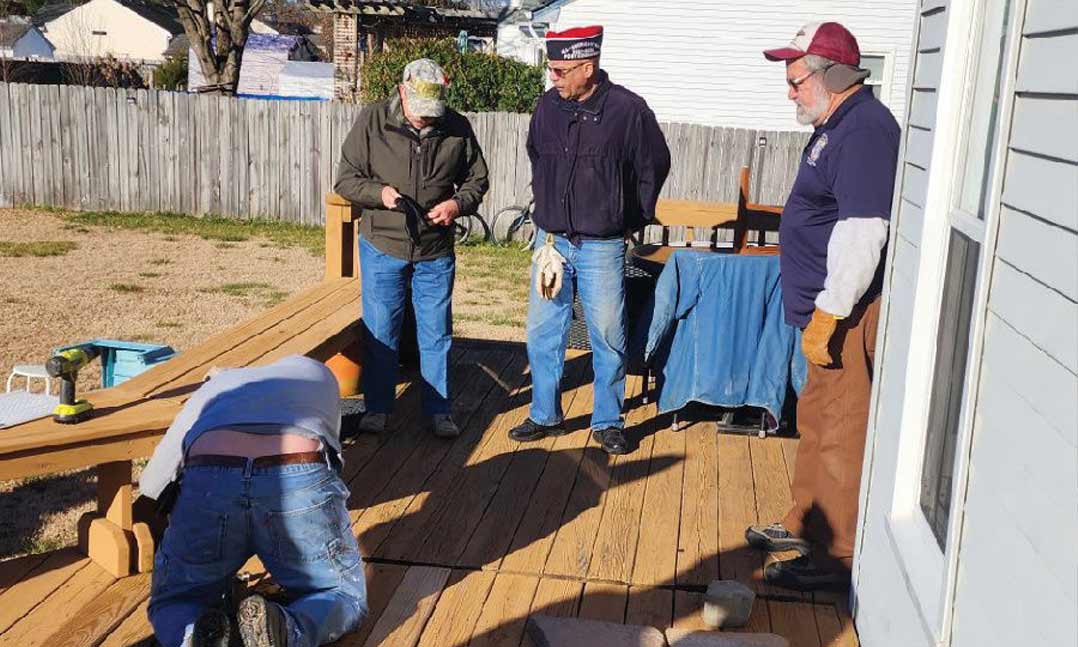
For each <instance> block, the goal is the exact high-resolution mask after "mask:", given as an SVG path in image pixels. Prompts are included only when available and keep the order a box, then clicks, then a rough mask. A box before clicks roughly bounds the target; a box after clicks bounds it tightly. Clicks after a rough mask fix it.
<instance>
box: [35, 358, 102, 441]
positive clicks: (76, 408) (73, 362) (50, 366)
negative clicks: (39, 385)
mask: <svg viewBox="0 0 1078 647" xmlns="http://www.w3.org/2000/svg"><path fill="white" fill-rule="evenodd" d="M97 356H98V350H97V349H96V348H94V347H93V346H76V347H74V348H68V349H67V350H62V351H60V352H59V353H56V354H55V355H53V356H52V357H50V358H49V361H47V362H45V371H47V372H48V374H49V375H51V376H52V377H58V378H60V404H58V405H56V409H54V410H53V412H52V419H53V420H55V421H56V422H59V423H62V424H65V425H73V424H75V423H78V422H82V421H83V420H86V419H87V418H89V417H90V416H91V415H93V411H94V406H93V405H92V404H90V403H89V402H87V401H86V400H76V399H75V380H76V379H78V377H79V369H81V368H82V367H83V366H86V365H87V364H89V363H90V362H92V361H93V360H94V358H96V357H97Z"/></svg>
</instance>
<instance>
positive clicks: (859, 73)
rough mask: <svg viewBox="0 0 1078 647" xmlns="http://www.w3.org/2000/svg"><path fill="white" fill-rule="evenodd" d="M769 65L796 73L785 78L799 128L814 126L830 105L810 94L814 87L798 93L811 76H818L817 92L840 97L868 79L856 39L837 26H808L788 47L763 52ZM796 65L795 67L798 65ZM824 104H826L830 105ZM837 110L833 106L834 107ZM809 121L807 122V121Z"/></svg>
mask: <svg viewBox="0 0 1078 647" xmlns="http://www.w3.org/2000/svg"><path fill="white" fill-rule="evenodd" d="M764 56H765V57H767V60H769V61H785V62H786V64H787V66H790V67H795V68H798V69H795V70H794V71H795V72H798V74H796V76H795V77H794V79H793V80H790V79H789V78H788V79H787V80H788V83H789V85H790V95H791V96H790V99H791V100H793V101H794V102H795V103H797V120H798V122H800V123H801V124H803V125H806V126H808V125H817V124H816V122H817V121H818V120H819V119H820V118H821V117H822V116H823V114H824V113H825V112H826V111H827V108H829V107H831V106H830V105H826V106H825V105H823V103H824V100H825V99H831V97H827V96H824V93H823V92H811V90H813V89H814V86H815V84H814V85H810V86H809V87H806V88H805V90H810V92H798V91H797V90H799V89H801V87H800V86H801V85H802V83H804V82H805V81H808V80H809V79H810V78H811V76H812V75H816V74H819V75H820V84H819V86H818V89H819V90H826V91H827V92H828V93H830V94H835V95H841V94H842V93H845V92H847V91H849V90H850V89H851V88H853V87H854V86H856V85H858V84H860V83H861V82H862V81H864V80H865V79H866V78H867V77H868V74H869V72H868V70H864V69H861V67H860V65H861V49H860V48H859V47H858V46H857V39H856V38H854V37H853V34H851V33H850V31H849V30H848V29H846V28H845V27H843V26H842V25H840V24H839V23H837V22H817V23H809V24H807V25H805V26H804V27H802V28H801V29H800V30H799V31H798V32H797V34H796V35H795V36H794V39H793V40H792V41H790V44H789V45H787V46H786V47H778V48H775V49H768V50H765V51H764ZM798 62H799V63H798ZM826 103H828V104H830V103H831V101H827V102H826ZM835 107H837V104H836V106H835ZM810 117H811V119H810Z"/></svg>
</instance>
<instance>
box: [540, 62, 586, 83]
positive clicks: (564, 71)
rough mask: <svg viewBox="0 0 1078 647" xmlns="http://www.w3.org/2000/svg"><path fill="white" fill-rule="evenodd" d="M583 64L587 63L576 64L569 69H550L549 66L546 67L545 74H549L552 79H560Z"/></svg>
mask: <svg viewBox="0 0 1078 647" xmlns="http://www.w3.org/2000/svg"><path fill="white" fill-rule="evenodd" d="M585 63H587V61H584V62H583V63H577V64H576V65H573V66H571V67H551V66H549V65H547V66H546V70H547V72H550V74H551V75H552V76H553V77H554V78H556V79H560V78H562V77H563V76H565V75H566V74H568V73H570V72H572V71H573V70H575V69H576V68H578V67H581V66H583V65H584V64H585Z"/></svg>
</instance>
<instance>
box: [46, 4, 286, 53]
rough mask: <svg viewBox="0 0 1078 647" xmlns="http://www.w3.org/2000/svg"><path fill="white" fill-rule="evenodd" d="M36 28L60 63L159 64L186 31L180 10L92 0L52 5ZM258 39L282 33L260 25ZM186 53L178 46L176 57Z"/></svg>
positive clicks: (254, 29) (255, 23)
mask: <svg viewBox="0 0 1078 647" xmlns="http://www.w3.org/2000/svg"><path fill="white" fill-rule="evenodd" d="M34 23H35V24H36V25H39V26H41V28H42V30H43V32H44V33H45V35H46V36H47V37H48V38H49V40H51V41H52V42H53V44H54V45H55V46H56V57H57V58H97V57H100V56H107V55H111V56H114V57H116V58H122V59H133V60H137V61H144V62H148V63H160V62H162V61H163V60H164V59H165V58H167V56H166V55H165V52H166V51H167V50H169V46H170V45H172V44H173V42H174V41H175V40H176V38H178V37H183V36H184V30H183V25H182V24H181V23H180V19H179V17H178V15H177V13H176V9H175V7H173V6H171V5H169V4H165V3H159V2H152V1H150V0H90V1H89V2H87V3H85V4H82V5H72V4H68V3H57V4H50V5H46V6H45V7H43V8H42V9H41V10H39V11H38V12H37V14H35V15H34ZM251 31H252V32H253V33H266V34H275V33H277V32H276V31H275V30H274V29H273V28H271V27H270V26H268V25H266V24H264V23H262V22H261V21H259V20H257V19H256V20H255V21H253V22H252V23H251ZM177 50H178V51H186V48H182V49H180V47H179V46H176V47H173V48H172V51H173V52H175V51H177Z"/></svg>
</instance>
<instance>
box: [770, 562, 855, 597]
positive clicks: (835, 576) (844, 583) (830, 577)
mask: <svg viewBox="0 0 1078 647" xmlns="http://www.w3.org/2000/svg"><path fill="white" fill-rule="evenodd" d="M764 581H765V582H767V583H768V584H775V585H777V586H781V587H785V588H787V589H793V590H795V591H846V590H849V588H850V572H849V571H848V570H846V569H844V568H838V567H836V568H824V567H822V566H820V565H819V564H817V563H816V562H814V561H813V560H812V558H811V557H809V556H808V555H802V556H800V557H796V558H794V559H785V560H782V561H778V562H771V563H770V564H768V565H767V566H765V567H764Z"/></svg>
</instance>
